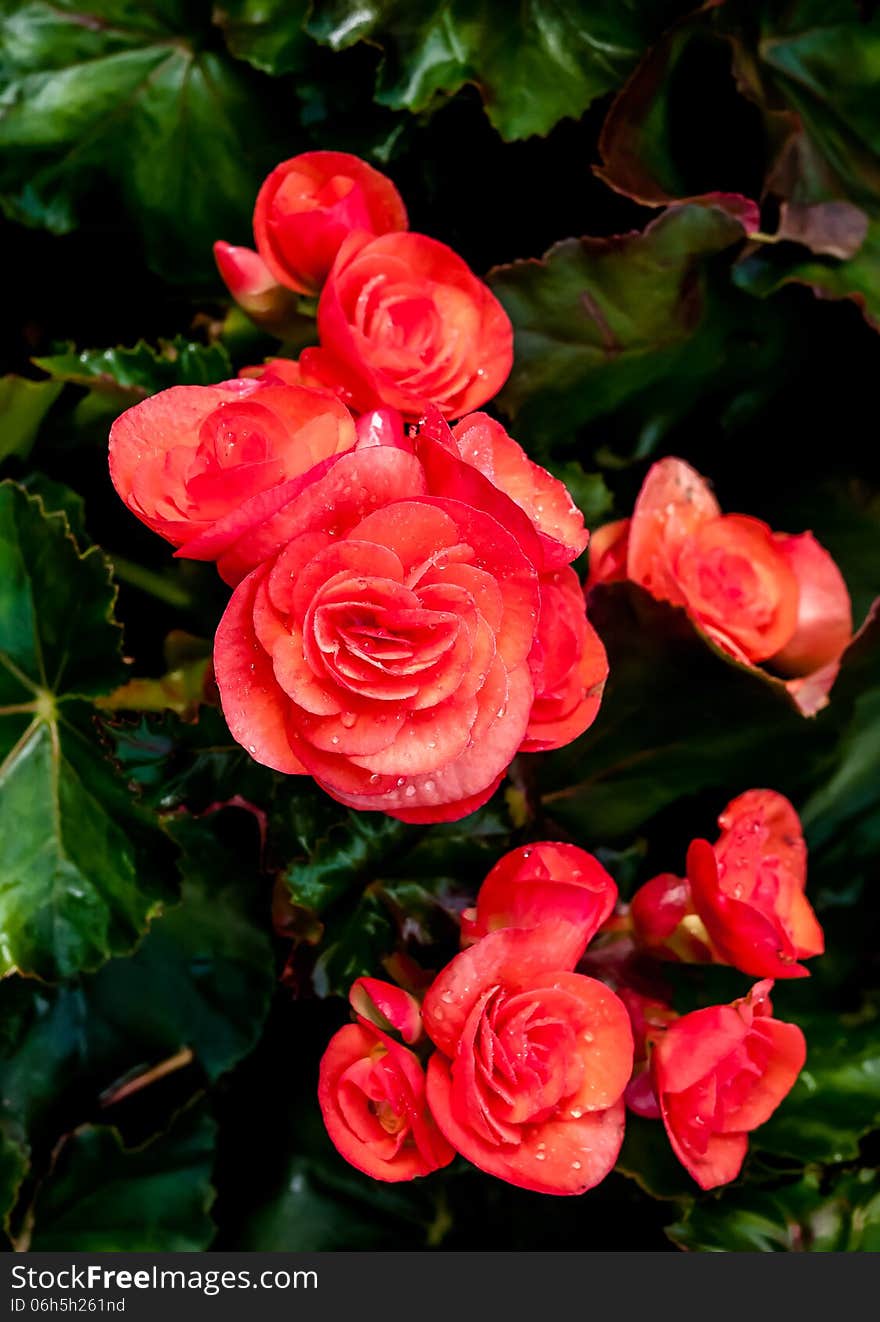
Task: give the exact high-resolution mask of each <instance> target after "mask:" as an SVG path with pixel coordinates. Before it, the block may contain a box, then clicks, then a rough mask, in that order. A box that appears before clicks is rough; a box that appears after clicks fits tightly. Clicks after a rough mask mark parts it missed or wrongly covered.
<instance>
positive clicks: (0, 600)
mask: <svg viewBox="0 0 880 1322" xmlns="http://www.w3.org/2000/svg"><path fill="white" fill-rule="evenodd" d="M115 595H116V594H115V588H114V587H113V585H112V583H111V580H110V573H109V566H108V563H107V561H106V559H105V558H104V557H103V555H102V554H101V552H100V550H98V548H97V547H92V548H90V549H89V550H88V551H87V552H86V553H85V554H84V555H80V554H79V552H78V550H77V547H76V544H75V543H74V541H73V539H72V537H71V536H70V534H69V531H68V527H67V521H66V519H65V517H64V515H63V514H51V515H46V514H45V512H44V510H43V507H42V504H41V502H40V501H39V499H35V498H32V497H29V496H28V495H26V493H25V492H24V491H22V489H21V488H20V487H16V486H14V485H13V484H12V483H3V484H2V485H0V812H2V815H3V818H4V820H6V821H14V822H15V823H16V829H15V831H6V832H4V833H3V837H2V841H0V930H2V933H3V940H2V943H0V969H2V971H3V972H4V973H8V972H10V971H12V970H13V969H19V970H21V971H22V972H27V973H32V974H36V975H37V976H39V977H44V978H58V977H65V976H68V975H70V974H72V973H76V972H77V971H79V970H80V969H83V968H93V967H95V966H96V965H98V964H100V963H101V962H102V961H103V960H104V959H106V958H107V957H108V956H109V955H110V954H112V953H115V952H119V951H121V950H126V949H130V948H131V946H133V945H134V944H135V942H136V941H137V939H138V937H139V936H140V935H141V934H142V932H143V930H144V928H145V927H146V925H147V923H148V921H149V919H150V918H151V917H152V916H153V915H154V914H155V913H157V912H158V910H159V908H160V906H161V904H162V903H163V901H165V900H166V899H168V898H169V897H170V895H171V893H172V891H171V887H170V881H169V857H170V852H171V849H170V845H169V843H168V841H167V839H166V838H165V837H164V836H163V834H162V832H161V831H160V830H159V829H158V828H157V826H156V824H155V822H154V820H153V818H152V817H151V816H150V815H149V814H148V813H146V812H145V811H144V810H143V809H142V808H141V807H139V805H137V804H136V803H135V802H134V801H133V800H132V798H131V796H130V794H129V793H128V791H127V789H126V787H125V785H124V784H123V782H122V781H121V780H120V779H119V778H118V776H117V775H116V773H115V771H114V769H113V767H112V766H111V765H110V763H109V762H108V761H107V759H106V757H105V756H104V753H103V749H102V748H101V745H100V742H99V741H98V739H97V737H96V734H95V731H94V728H93V723H92V718H91V708H90V706H89V705H88V703H86V702H84V701H82V699H84V698H89V697H95V696H98V695H100V694H103V693H107V692H109V691H110V690H111V689H113V688H114V687H115V686H116V685H117V684H118V683H119V681H120V680H121V678H122V677H123V675H124V669H123V667H122V664H121V661H120V656H119V644H120V630H119V627H118V625H117V624H116V623H115V622H114V620H113V617H112V611H113V603H114V599H115ZM72 601H75V602H76V609H75V610H72V609H71V602H72Z"/></svg>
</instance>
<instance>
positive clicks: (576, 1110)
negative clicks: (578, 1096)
mask: <svg viewBox="0 0 880 1322" xmlns="http://www.w3.org/2000/svg"><path fill="white" fill-rule="evenodd" d="M568 1114H569V1115H570V1116H571V1118H572V1120H580V1118H581V1116H582V1115H583V1111H582V1110H581V1108H580V1107H579V1106H573V1107H572V1109H571V1110H570V1111H569V1113H568Z"/></svg>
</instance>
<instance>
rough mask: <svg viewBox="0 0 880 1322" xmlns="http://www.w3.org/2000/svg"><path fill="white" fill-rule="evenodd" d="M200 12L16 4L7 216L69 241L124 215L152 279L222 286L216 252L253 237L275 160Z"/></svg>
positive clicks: (239, 73) (253, 103) (0, 172)
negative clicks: (217, 243)
mask: <svg viewBox="0 0 880 1322" xmlns="http://www.w3.org/2000/svg"><path fill="white" fill-rule="evenodd" d="M198 13H199V10H198V8H194V7H193V6H191V5H187V4H185V3H183V0H164V2H163V3H162V4H160V5H149V6H145V5H137V4H132V3H131V2H130V0H90V2H89V3H88V5H87V6H86V9H85V10H83V9H82V8H81V7H80V6H79V5H78V4H77V3H75V0H57V3H52V4H50V3H48V0H7V3H6V4H5V5H4V8H3V12H2V16H0V41H2V46H3V51H4V63H5V73H6V78H5V80H4V81H5V85H6V90H5V95H4V107H3V112H2V117H0V155H2V161H3V164H2V167H0V202H2V205H3V207H4V209H5V211H6V213H7V215H9V216H10V217H11V218H12V219H14V220H17V221H20V222H22V223H24V224H28V225H37V226H42V227H46V228H48V229H50V230H52V231H53V232H54V233H57V234H63V233H68V232H70V231H71V230H72V229H74V228H75V227H76V225H77V224H78V223H79V221H80V220H81V219H82V218H83V217H84V216H86V215H88V216H92V215H94V214H95V213H97V215H98V217H100V218H102V219H103V220H104V222H105V223H106V221H107V219H110V220H113V219H115V218H116V216H117V215H118V213H119V211H120V208H121V209H122V211H123V212H124V213H125V214H126V215H127V216H128V218H129V219H130V220H131V221H132V222H133V223H134V225H135V226H136V227H137V229H138V231H139V232H140V234H141V236H142V240H143V244H144V248H145V251H146V257H147V260H148V262H149V264H150V265H151V266H152V267H153V268H154V269H156V270H158V271H160V272H161V273H163V274H165V275H167V276H169V277H171V278H177V279H181V278H183V279H188V280H190V281H192V280H199V279H201V280H209V279H213V278H214V272H213V262H212V257H211V244H212V242H213V240H214V239H217V238H220V237H223V238H227V239H229V240H230V241H231V242H235V241H236V240H237V239H239V240H243V239H244V238H245V236H246V234H247V225H248V218H249V212H250V209H251V207H252V205H253V200H254V197H255V196H256V192H257V188H258V187H259V184H260V180H261V175H262V173H264V171H265V169H268V168H270V167H271V165H272V163H273V160H272V158H273V156H275V148H274V147H273V146H272V143H273V125H272V122H271V116H270V113H269V108H268V105H267V104H266V101H265V98H264V96H263V95H262V92H261V86H260V85H258V83H257V82H256V81H255V76H251V73H250V71H249V70H248V69H247V67H246V66H245V65H242V64H237V63H236V62H235V61H233V60H231V59H229V58H228V57H225V56H224V55H223V54H221V53H219V52H217V51H215V50H213V49H211V47H210V43H209V42H207V41H206V40H205V38H206V37H208V36H209V32H210V29H209V28H208V26H207V22H206V20H207V16H208V11H207V10H206V11H205V14H204V19H205V23H204V26H203V27H202V29H201V30H199V29H198V28H197V29H196V30H195V31H192V30H190V26H189V25H190V23H191V21H192V19H193V17H194V16H197V15H198ZM279 154H280V153H279Z"/></svg>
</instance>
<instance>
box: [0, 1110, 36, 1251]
mask: <svg viewBox="0 0 880 1322" xmlns="http://www.w3.org/2000/svg"><path fill="white" fill-rule="evenodd" d="M28 1165H29V1159H28V1149H27V1144H26V1143H25V1142H24V1139H23V1138H22V1137H21V1134H20V1132H19V1130H18V1127H17V1125H16V1124H15V1122H14V1121H13V1120H11V1119H10V1117H8V1116H6V1115H4V1116H2V1117H0V1230H2V1234H3V1235H8V1233H9V1214H10V1212H11V1211H12V1209H13V1207H14V1206H15V1203H16V1201H17V1199H18V1192H19V1189H20V1188H21V1186H22V1184H23V1182H24V1178H25V1176H26V1175H27V1171H28Z"/></svg>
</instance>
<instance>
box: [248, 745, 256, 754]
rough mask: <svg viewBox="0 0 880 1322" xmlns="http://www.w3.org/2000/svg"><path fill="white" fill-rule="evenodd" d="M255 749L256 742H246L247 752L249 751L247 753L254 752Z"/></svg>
mask: <svg viewBox="0 0 880 1322" xmlns="http://www.w3.org/2000/svg"><path fill="white" fill-rule="evenodd" d="M256 751H257V745H256V744H248V752H249V753H255V752H256Z"/></svg>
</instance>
